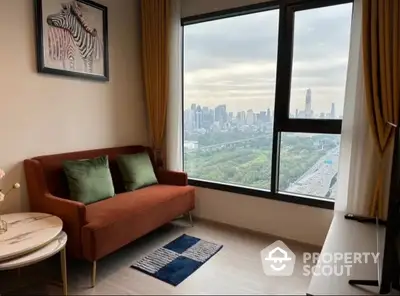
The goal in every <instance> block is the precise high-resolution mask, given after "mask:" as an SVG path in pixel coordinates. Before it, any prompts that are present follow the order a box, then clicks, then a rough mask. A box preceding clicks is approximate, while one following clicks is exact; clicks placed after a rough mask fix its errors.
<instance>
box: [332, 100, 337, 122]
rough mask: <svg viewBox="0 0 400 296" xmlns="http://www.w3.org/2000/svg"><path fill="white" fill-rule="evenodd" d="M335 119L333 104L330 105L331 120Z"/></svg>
mask: <svg viewBox="0 0 400 296" xmlns="http://www.w3.org/2000/svg"><path fill="white" fill-rule="evenodd" d="M335 118H336V108H335V103H332V106H331V119H335Z"/></svg>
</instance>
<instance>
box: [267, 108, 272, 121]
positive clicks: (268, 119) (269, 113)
mask: <svg viewBox="0 0 400 296" xmlns="http://www.w3.org/2000/svg"><path fill="white" fill-rule="evenodd" d="M267 122H268V123H270V122H271V109H270V108H268V109H267Z"/></svg>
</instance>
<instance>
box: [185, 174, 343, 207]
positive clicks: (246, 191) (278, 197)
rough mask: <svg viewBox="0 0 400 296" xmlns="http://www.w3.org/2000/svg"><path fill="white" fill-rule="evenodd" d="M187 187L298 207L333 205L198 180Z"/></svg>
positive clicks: (318, 200)
mask: <svg viewBox="0 0 400 296" xmlns="http://www.w3.org/2000/svg"><path fill="white" fill-rule="evenodd" d="M189 185H192V186H196V187H202V188H208V189H215V190H220V191H225V192H232V193H237V194H243V195H249V196H254V197H261V198H267V199H272V200H278V201H283V202H288V203H294V204H299V205H306V206H310V207H316V208H322V209H328V210H333V208H334V205H335V202H334V201H333V200H327V199H322V198H313V197H302V196H296V195H290V194H287V193H272V192H270V191H266V190H259V189H255V188H249V187H240V186H235V185H228V184H223V183H217V182H209V181H204V180H198V179H189Z"/></svg>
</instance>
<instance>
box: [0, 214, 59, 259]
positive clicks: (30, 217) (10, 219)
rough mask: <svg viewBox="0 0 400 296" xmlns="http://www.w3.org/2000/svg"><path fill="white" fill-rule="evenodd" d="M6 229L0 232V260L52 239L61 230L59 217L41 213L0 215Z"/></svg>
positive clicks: (40, 245)
mask: <svg viewBox="0 0 400 296" xmlns="http://www.w3.org/2000/svg"><path fill="white" fill-rule="evenodd" d="M0 218H1V219H2V220H4V221H6V222H7V223H8V230H7V231H6V232H5V233H3V234H0V262H2V261H4V260H9V259H12V258H15V257H19V256H22V255H24V254H27V253H29V252H32V251H34V250H37V249H39V248H41V247H42V246H44V245H46V244H48V243H49V242H50V241H52V240H54V239H55V238H56V237H57V236H58V235H59V234H60V232H61V230H62V226H63V223H62V221H61V219H60V218H58V217H56V216H53V215H50V214H43V213H15V214H7V215H1V216H0Z"/></svg>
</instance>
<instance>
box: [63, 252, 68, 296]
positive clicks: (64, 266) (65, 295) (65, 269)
mask: <svg viewBox="0 0 400 296" xmlns="http://www.w3.org/2000/svg"><path fill="white" fill-rule="evenodd" d="M61 275H62V282H63V293H64V296H67V295H68V282H67V252H66V248H65V247H64V248H63V249H62V250H61Z"/></svg>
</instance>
